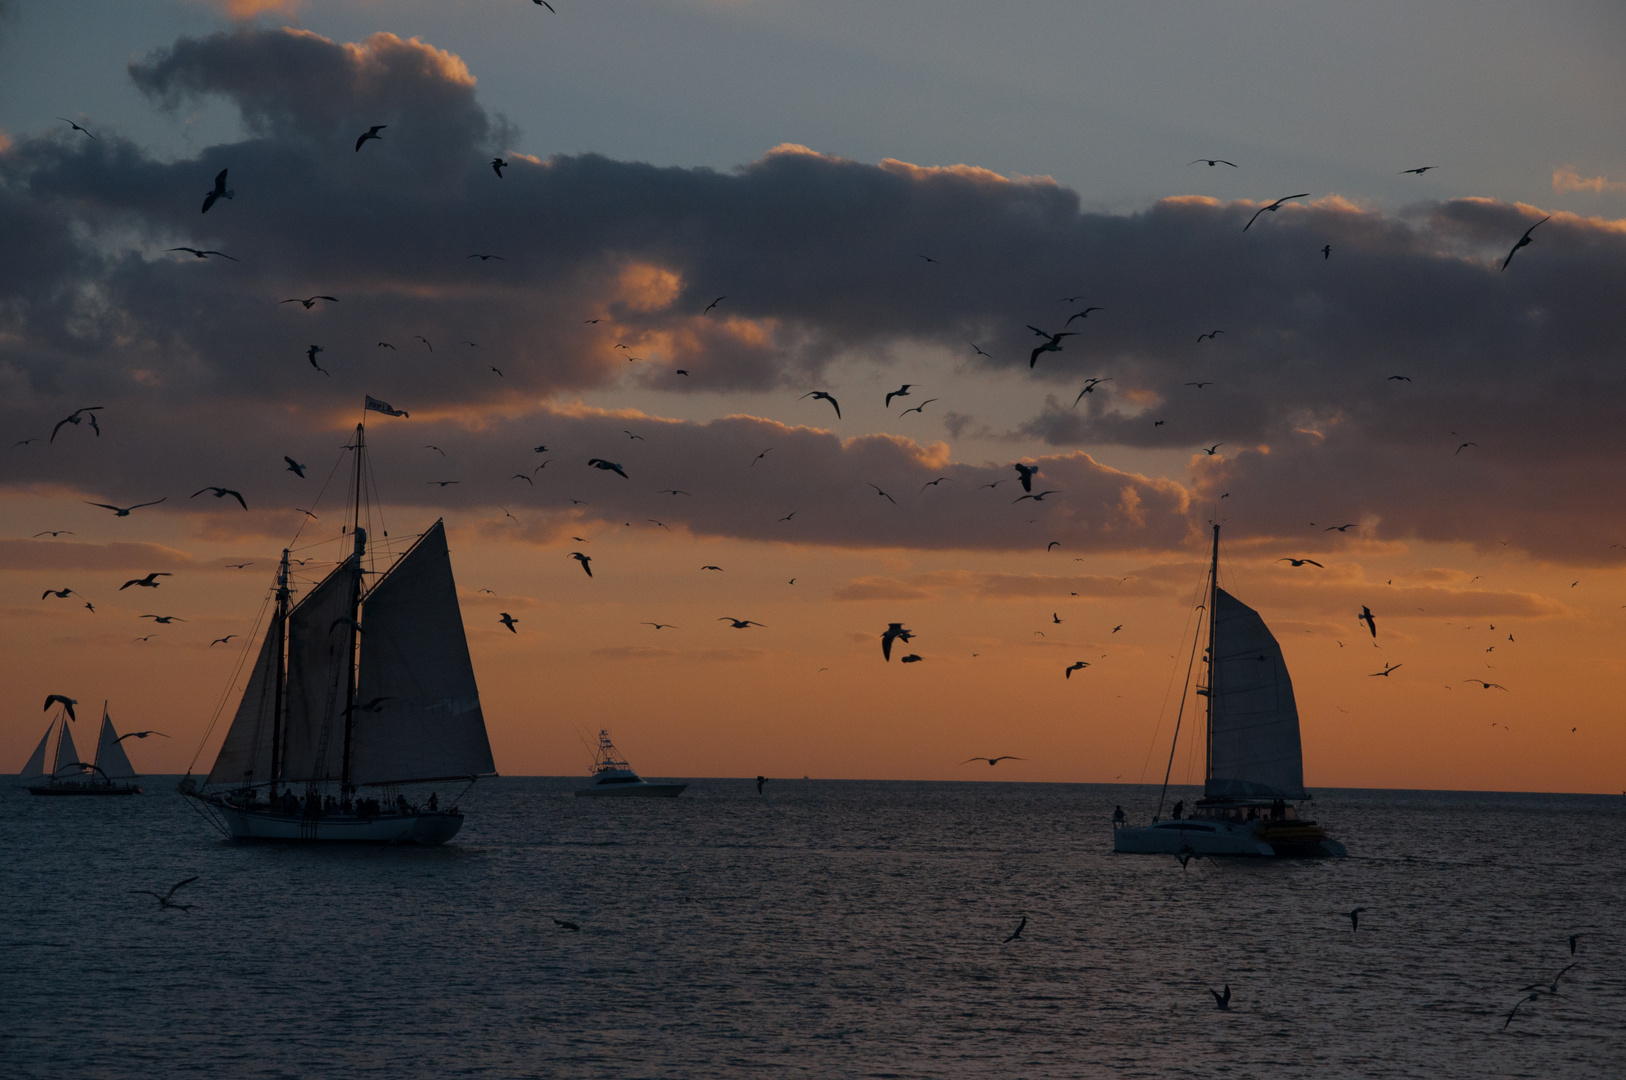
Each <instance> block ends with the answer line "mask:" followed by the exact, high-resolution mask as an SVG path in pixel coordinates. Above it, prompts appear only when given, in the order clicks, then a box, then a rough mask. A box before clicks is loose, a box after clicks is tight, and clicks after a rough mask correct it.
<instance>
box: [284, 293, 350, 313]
mask: <svg viewBox="0 0 1626 1080" xmlns="http://www.w3.org/2000/svg"><path fill="white" fill-rule="evenodd" d="M318 300H331V301H333V302H334V303H335V304H337V303H338V302H339V298H338V297H337V296H307V297H305V299H303V300H301V299H300V298H299V297H297V296H296V297H294V298H293V299H292V300H284V301H282V302H283V303H284V304H303V305H304V306H305V310H306V311H309V310H310V309H311V308H312V307H314V306H315V305H316V301H318Z"/></svg>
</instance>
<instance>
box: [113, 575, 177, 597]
mask: <svg viewBox="0 0 1626 1080" xmlns="http://www.w3.org/2000/svg"><path fill="white" fill-rule="evenodd" d="M174 576H175V575H174V574H171V573H169V572H167V571H164V570H154V571H153V572H152V573H150V574H148V575H147V576H146V577H144V578H131V579H130V580H129V581H126V582H125V583H124V584H123V585H120V586H119V592H123V591H124V590H125V589H128V588H129V587H130V586H131V585H139V586H140V587H141V588H143V589H156V588H158V586H159V585H161V584H163V583H162V582H160V581H159V580H158V579H159V578H161V577H174Z"/></svg>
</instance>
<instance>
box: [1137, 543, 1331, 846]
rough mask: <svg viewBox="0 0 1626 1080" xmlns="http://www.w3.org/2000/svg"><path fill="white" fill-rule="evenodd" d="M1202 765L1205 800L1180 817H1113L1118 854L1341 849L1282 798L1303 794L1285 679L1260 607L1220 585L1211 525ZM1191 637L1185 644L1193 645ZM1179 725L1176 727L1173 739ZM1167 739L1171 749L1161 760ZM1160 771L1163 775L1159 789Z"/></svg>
mask: <svg viewBox="0 0 1626 1080" xmlns="http://www.w3.org/2000/svg"><path fill="white" fill-rule="evenodd" d="M1205 607H1206V608H1207V612H1208V648H1207V650H1206V652H1205V656H1204V659H1205V660H1206V667H1207V676H1208V678H1207V683H1206V685H1204V686H1199V687H1198V688H1197V693H1198V694H1199V695H1201V696H1202V697H1203V698H1204V699H1205V700H1206V701H1207V703H1208V717H1207V719H1208V740H1207V750H1208V753H1207V762H1206V765H1207V768H1206V771H1205V775H1204V782H1203V798H1201V799H1199V800H1198V801H1197V803H1196V805H1195V806H1194V807H1193V808H1192V813H1191V814H1190V815H1189V816H1185V817H1182V813H1181V811H1182V809H1183V804H1182V805H1176V807H1175V810H1174V817H1173V819H1172V820H1168V821H1164V820H1161V814H1162V811H1163V804H1162V799H1161V797H1160V799H1159V803H1158V815H1159V816H1154V817H1153V819H1152V823H1151V824H1150V825H1147V826H1144V827H1142V826H1130V825H1128V824H1120V822H1121V820H1122V819H1121V816H1120V817H1118V818H1115V820H1114V828H1113V837H1112V839H1113V850H1114V851H1117V852H1122V853H1126V854H1139V855H1149V854H1174V855H1180V854H1192V855H1342V854H1344V846H1343V845H1342V844H1340V843H1338V842H1337V841H1336V840H1330V839H1328V838H1327V834H1326V830H1324V829H1323V828H1322V827H1321V826H1320V825H1317V824H1316V823H1315V822H1313V821H1308V820H1305V819H1303V818H1301V817H1299V816H1298V808H1297V807H1294V806H1289V805H1288V803H1291V802H1297V801H1299V800H1303V799H1308V798H1309V797H1310V795H1309V793H1308V792H1307V791H1305V790H1304V753H1303V749H1302V747H1301V745H1300V741H1299V711H1298V704H1297V703H1296V702H1295V700H1294V698H1293V680H1292V678H1291V677H1290V676H1289V675H1288V673H1287V663H1286V661H1285V660H1284V659H1283V657H1282V649H1281V646H1280V645H1279V644H1277V642H1276V638H1275V636H1274V635H1273V634H1271V632H1270V628H1269V627H1268V626H1266V625H1265V621H1264V619H1262V618H1260V617H1259V613H1258V612H1257V611H1255V610H1253V609H1252V608H1250V607H1249V606H1248V605H1246V604H1244V603H1243V602H1242V601H1240V600H1238V599H1237V598H1236V597H1234V596H1232V595H1231V594H1230V593H1228V592H1226V591H1225V590H1224V589H1222V588H1220V587H1219V526H1218V525H1216V526H1214V549H1213V556H1212V558H1211V561H1210V563H1209V577H1208V603H1207V604H1206V605H1205ZM1195 647H1196V646H1195V644H1194V645H1193V649H1195ZM1179 733H1180V726H1179V724H1178V722H1177V723H1176V725H1175V740H1176V742H1178V740H1179ZM1173 765H1174V747H1173V746H1171V747H1170V748H1169V767H1170V768H1171V769H1172V768H1173ZM1167 788H1168V777H1167V776H1166V775H1165V777H1164V790H1165V792H1166V791H1167Z"/></svg>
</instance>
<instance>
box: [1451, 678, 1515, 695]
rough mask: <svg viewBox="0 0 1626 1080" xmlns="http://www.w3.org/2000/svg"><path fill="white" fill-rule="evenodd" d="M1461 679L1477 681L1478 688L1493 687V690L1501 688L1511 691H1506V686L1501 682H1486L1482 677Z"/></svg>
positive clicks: (1487, 688)
mask: <svg viewBox="0 0 1626 1080" xmlns="http://www.w3.org/2000/svg"><path fill="white" fill-rule="evenodd" d="M1462 681H1463V682H1476V683H1478V684H1479V685H1480V688H1481V689H1484V690H1492V689H1495V690H1501V691H1503V692H1509V693H1510V692H1511V691H1508V689H1507V687H1505V686H1503V685H1502V684H1501V683H1494V682H1486V681H1485V680H1484V679H1463V680H1462Z"/></svg>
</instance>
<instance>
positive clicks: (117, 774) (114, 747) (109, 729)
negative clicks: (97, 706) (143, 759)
mask: <svg viewBox="0 0 1626 1080" xmlns="http://www.w3.org/2000/svg"><path fill="white" fill-rule="evenodd" d="M96 767H97V768H98V769H100V770H101V771H102V775H103V776H105V777H107V779H109V780H128V779H130V778H131V777H133V776H134V775H135V774H136V772H135V768H134V767H133V766H132V765H131V764H130V755H128V754H126V753H125V752H124V744H123V743H121V742H119V733H118V732H116V731H114V730H113V718H112V717H110V716H108V715H107V713H106V712H105V711H104V712H103V713H102V733H101V737H100V738H99V739H98V740H97V743H96Z"/></svg>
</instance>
